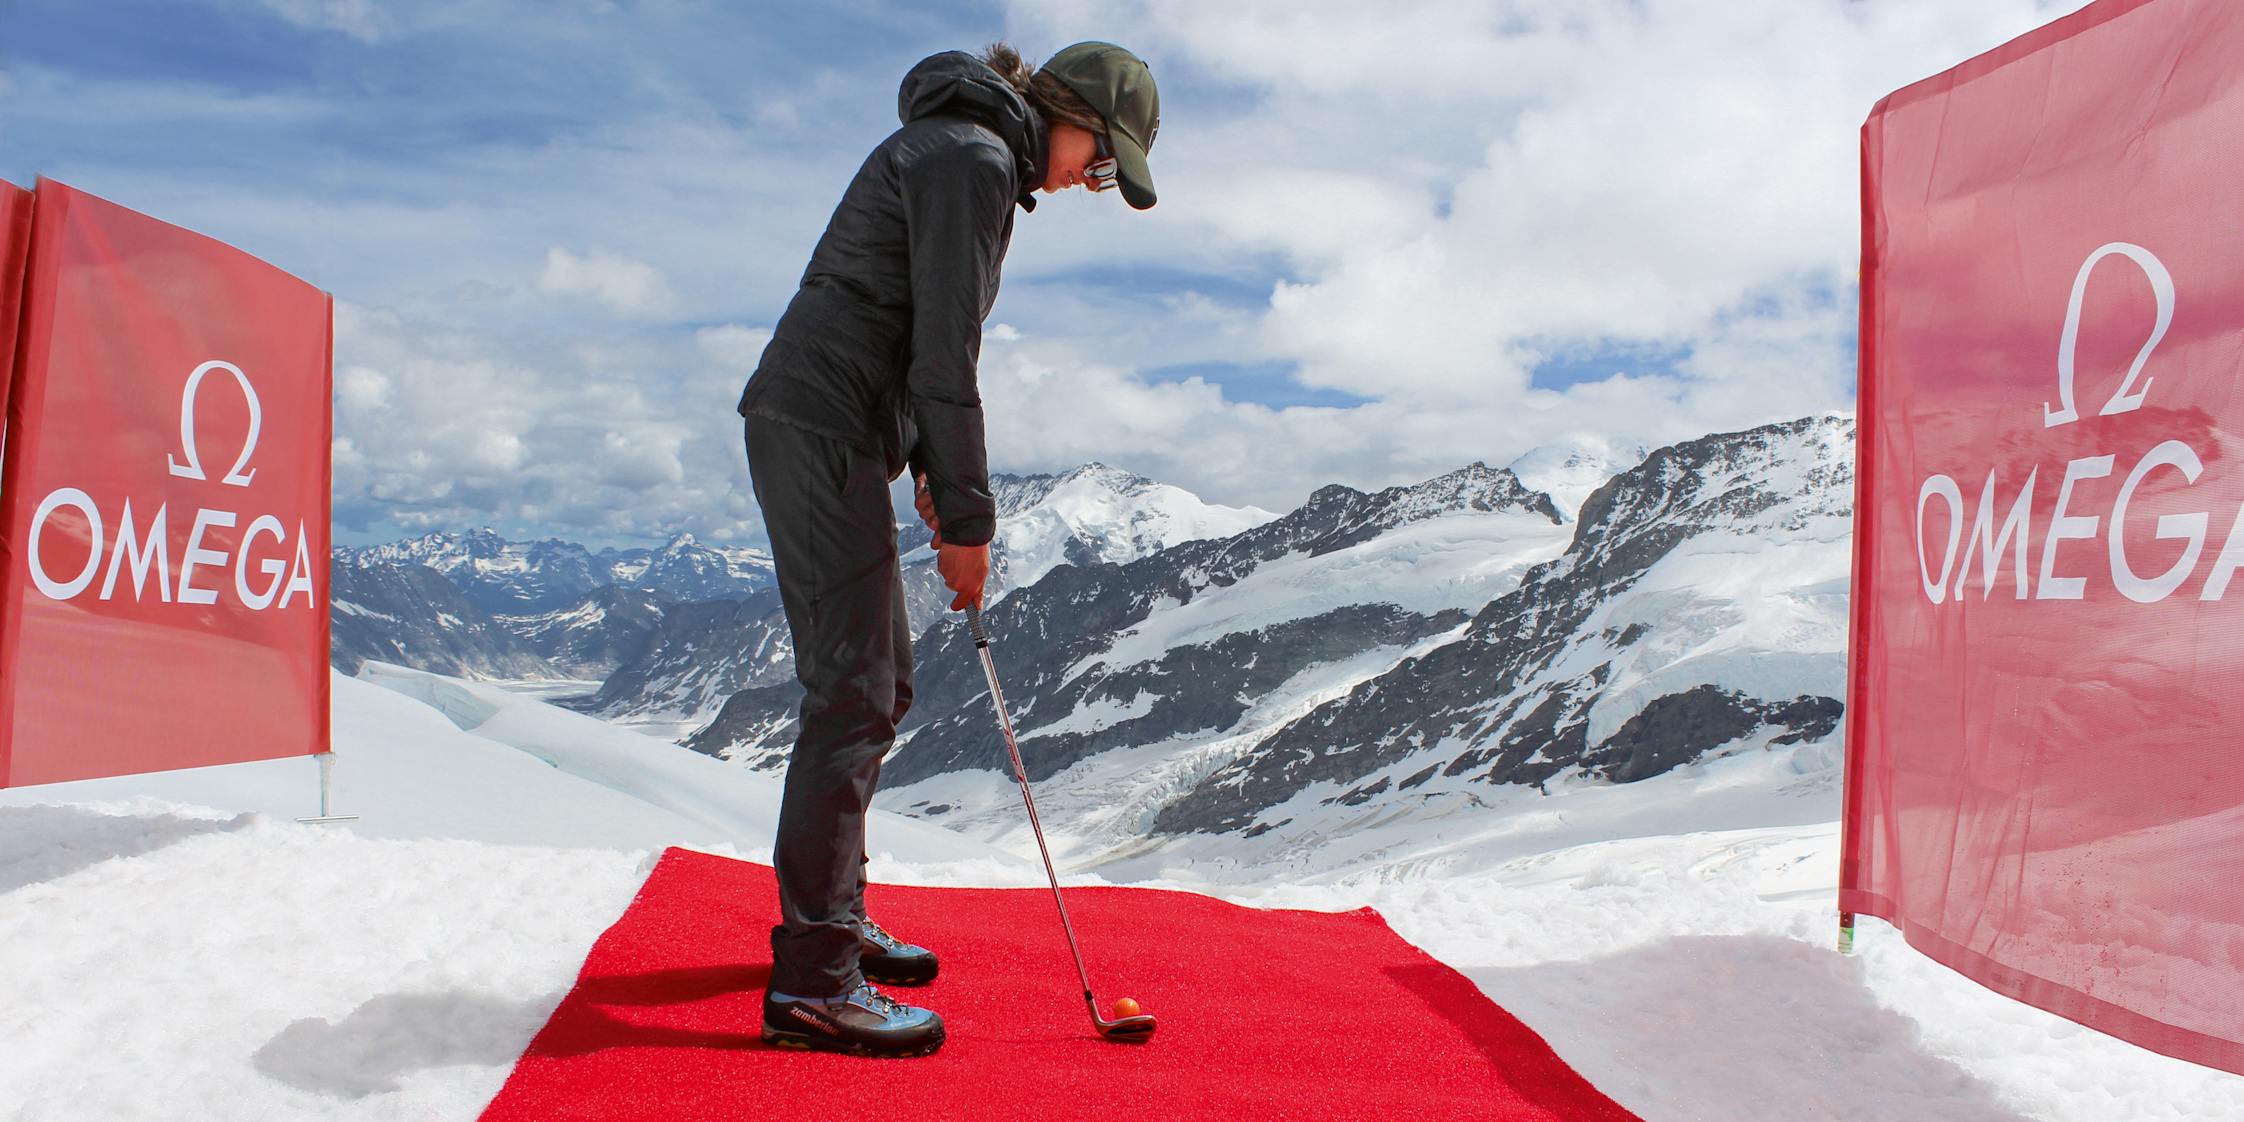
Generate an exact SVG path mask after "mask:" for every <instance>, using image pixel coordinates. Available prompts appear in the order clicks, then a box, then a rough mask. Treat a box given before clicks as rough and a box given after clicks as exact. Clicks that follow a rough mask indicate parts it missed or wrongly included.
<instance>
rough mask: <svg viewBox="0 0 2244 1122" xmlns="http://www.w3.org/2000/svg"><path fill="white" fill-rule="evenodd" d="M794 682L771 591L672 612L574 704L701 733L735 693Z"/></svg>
mask: <svg viewBox="0 0 2244 1122" xmlns="http://www.w3.org/2000/svg"><path fill="white" fill-rule="evenodd" d="M794 675H795V656H794V646H793V643H792V640H791V639H790V637H789V634H788V631H787V615H786V612H785V611H784V610H783V609H782V608H781V607H780V603H779V592H778V590H777V589H773V590H770V591H766V592H759V593H757V594H756V595H754V596H751V597H749V598H747V599H746V600H711V601H706V602H704V603H699V604H679V605H675V606H673V607H672V608H670V609H669V611H668V613H667V614H665V615H664V616H663V618H662V620H661V622H660V625H659V626H657V627H656V628H654V629H653V630H652V632H651V633H650V634H649V635H648V636H647V638H646V641H645V642H644V643H643V644H642V646H641V648H640V650H639V651H638V652H636V653H635V654H634V656H633V657H632V658H630V659H629V660H627V661H625V662H624V663H623V664H622V665H620V666H618V667H617V668H616V669H615V671H614V672H613V673H611V674H610V675H608V677H607V680H606V681H605V682H603V683H602V684H601V686H600V691H599V692H598V693H596V694H594V695H593V696H592V697H590V698H588V699H585V700H584V701H582V702H579V703H572V704H575V705H579V706H581V707H582V708H583V709H584V711H585V712H588V713H595V714H598V715H600V716H602V717H610V718H619V719H632V720H633V721H634V723H643V724H649V725H653V724H663V723H677V724H682V725H685V726H688V727H698V726H699V725H701V724H702V723H703V722H705V721H707V720H708V719H709V715H710V714H712V713H714V712H716V711H717V709H718V708H719V707H721V706H723V705H724V703H725V699H727V698H729V697H731V696H732V695H733V694H734V693H736V692H738V691H740V690H743V689H748V688H751V687H755V686H767V685H771V684H774V683H777V682H783V681H785V682H791V681H793V680H794Z"/></svg>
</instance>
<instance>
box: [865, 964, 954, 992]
mask: <svg viewBox="0 0 2244 1122" xmlns="http://www.w3.org/2000/svg"><path fill="white" fill-rule="evenodd" d="M858 968H859V970H860V971H861V972H862V973H863V974H864V975H865V980H866V981H868V982H878V983H880V984H881V985H884V986H924V985H927V984H928V983H930V982H933V981H934V980H935V975H936V973H937V971H938V970H940V969H941V968H940V967H938V966H934V965H930V966H927V967H925V968H918V967H902V968H893V967H888V966H883V965H880V964H877V963H873V962H867V961H862V960H860V961H859V963H858Z"/></svg>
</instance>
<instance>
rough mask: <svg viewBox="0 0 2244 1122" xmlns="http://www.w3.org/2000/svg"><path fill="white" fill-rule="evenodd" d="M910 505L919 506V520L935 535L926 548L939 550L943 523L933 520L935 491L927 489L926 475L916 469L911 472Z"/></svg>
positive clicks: (941, 544)
mask: <svg viewBox="0 0 2244 1122" xmlns="http://www.w3.org/2000/svg"><path fill="white" fill-rule="evenodd" d="M912 505H913V506H915V507H918V508H919V520H920V521H922V522H925V523H927V528H928V530H929V531H931V532H932V533H934V535H935V540H933V541H931V542H928V543H927V548H929V549H933V550H938V551H939V550H941V549H942V548H943V524H942V523H941V522H938V521H936V520H935V493H934V492H932V491H929V490H928V489H927V477H926V476H925V475H922V474H920V473H919V472H916V471H915V472H913V473H912Z"/></svg>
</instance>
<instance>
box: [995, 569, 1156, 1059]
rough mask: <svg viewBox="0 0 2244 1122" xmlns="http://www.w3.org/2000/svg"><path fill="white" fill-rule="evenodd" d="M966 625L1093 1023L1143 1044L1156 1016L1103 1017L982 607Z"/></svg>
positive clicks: (1113, 1035) (1115, 1036)
mask: <svg viewBox="0 0 2244 1122" xmlns="http://www.w3.org/2000/svg"><path fill="white" fill-rule="evenodd" d="M966 626H967V629H968V630H969V631H970V632H972V634H973V636H974V649H975V650H976V651H979V652H981V656H982V673H983V674H985V675H987V676H988V677H989V680H990V702H991V703H992V704H994V705H996V706H997V727H998V728H999V729H1000V730H1002V731H1003V732H1004V733H1005V750H1006V751H1007V752H1010V753H1012V755H1013V778H1014V779H1015V780H1016V781H1018V782H1019V783H1020V785H1021V802H1022V803H1023V804H1024V805H1026V806H1027V807H1028V817H1029V829H1031V830H1034V831H1035V832H1036V850H1037V852H1038V853H1041V854H1043V855H1044V875H1045V877H1046V878H1047V879H1049V880H1050V881H1051V882H1052V902H1053V903H1055V904H1058V905H1059V906H1060V926H1061V927H1062V928H1063V929H1065V930H1066V931H1067V949H1068V950H1070V951H1073V952H1074V953H1075V973H1076V976H1077V977H1080V978H1081V979H1082V980H1083V1004H1084V1005H1085V1006H1086V1007H1088V1008H1089V1009H1090V1010H1091V1023H1092V1024H1094V1025H1097V1026H1098V1029H1099V1035H1100V1036H1103V1037H1105V1038H1107V1039H1108V1040H1124V1041H1133V1042H1134V1041H1142V1040H1145V1039H1146V1038H1148V1037H1151V1036H1152V1035H1153V1028H1154V1024H1153V1015H1152V1014H1150V1013H1140V1014H1137V1015H1135V1016H1129V1017H1116V1018H1115V1019H1113V1020H1111V1021H1110V1020H1107V1019H1106V1018H1105V1017H1102V1016H1099V1002H1098V999H1097V998H1095V997H1093V996H1091V972H1090V971H1089V970H1087V969H1085V968H1084V966H1083V948H1082V947H1080V946H1078V945H1077V944H1076V942H1075V924H1073V923H1071V922H1069V921H1068V918H1067V901H1065V900H1063V899H1061V898H1060V875H1059V874H1058V873H1057V872H1054V871H1053V869H1052V850H1051V848H1050V847H1048V846H1046V845H1045V844H1044V824H1043V823H1041V822H1039V821H1037V817H1036V796H1035V795H1034V794H1031V793H1030V791H1029V781H1028V768H1027V767H1025V766H1023V765H1022V763H1021V746H1020V744H1019V742H1017V741H1015V740H1014V739H1013V718H1011V717H1010V716H1008V715H1006V712H1005V691H1003V690H1001V689H999V688H998V685H997V663H995V662H993V661H992V660H991V659H990V635H989V632H987V631H984V630H983V629H982V606H981V605H980V604H976V603H971V602H969V603H968V604H967V605H966Z"/></svg>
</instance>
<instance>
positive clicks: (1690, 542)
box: [1152, 416, 1854, 839]
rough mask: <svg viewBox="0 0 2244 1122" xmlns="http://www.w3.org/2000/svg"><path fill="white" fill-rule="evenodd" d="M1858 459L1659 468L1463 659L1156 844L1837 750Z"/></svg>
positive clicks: (1796, 431)
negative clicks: (1783, 750) (1810, 746)
mask: <svg viewBox="0 0 2244 1122" xmlns="http://www.w3.org/2000/svg"><path fill="white" fill-rule="evenodd" d="M1853 438H1854V422H1853V421H1852V419H1851V418H1846V417H1841V416H1824V417H1813V418H1807V419H1803V420H1800V421H1795V422H1791V423H1789V424H1783V425H1772V426H1769V427H1766V428H1761V429H1755V430H1752V431H1750V432H1744V433H1729V434H1721V435H1716V436H1709V437H1705V438H1702V439H1699V440H1695V441H1690V442H1687V443H1684V444H1679V445H1675V446H1673V447H1669V448H1663V449H1661V450H1659V451H1657V452H1654V453H1653V454H1652V455H1651V456H1650V457H1648V458H1647V459H1646V460H1645V461H1644V462H1643V463H1642V464H1641V465H1639V466H1638V467H1636V468H1635V469H1633V470H1631V471H1628V472H1625V473H1623V474H1621V475H1619V476H1616V477H1614V478H1613V479H1612V480H1611V481H1609V482H1608V483H1606V484H1605V485H1604V486H1603V487H1600V488H1598V490H1597V491H1596V492H1595V493H1593V494H1592V495H1591V496H1590V498H1589V499H1588V501H1587V502H1585V503H1584V504H1583V507H1582V511H1581V521H1580V522H1579V523H1578V524H1577V525H1576V527H1575V533H1574V540H1573V542H1572V544H1570V545H1569V546H1568V547H1567V550H1566V552H1565V554H1564V555H1562V556H1560V557H1558V558H1557V559H1555V560H1552V561H1550V562H1547V563H1545V564H1543V565H1540V566H1537V567H1536V568H1535V569H1534V570H1533V571H1532V572H1530V573H1529V574H1528V575H1527V577H1526V579H1525V580H1523V581H1522V582H1521V584H1520V587H1519V588H1518V589H1517V590H1515V591H1513V592H1511V593H1510V594H1508V595H1506V596H1504V597H1502V598H1500V599H1498V600H1496V601H1494V602H1492V603H1490V604H1488V605H1487V606H1486V607H1484V608H1482V609H1481V610H1480V611H1478V612H1477V613H1475V614H1474V617H1473V620H1472V622H1471V624H1470V625H1468V626H1467V627H1465V628H1464V629H1463V631H1462V632H1461V633H1460V634H1458V635H1457V636H1455V637H1454V638H1453V639H1452V640H1451V641H1448V642H1445V643H1443V644H1441V645H1440V646H1438V647H1436V648H1434V649H1431V650H1428V651H1426V652H1424V653H1422V654H1419V655H1417V656H1414V657H1412V658H1409V659H1405V660H1403V661H1402V662H1401V663H1399V664H1398V665H1397V666H1395V667H1394V669H1392V670H1390V671H1388V672H1386V673H1383V674H1381V675H1379V676H1378V677H1376V678H1374V679H1372V680H1370V681H1367V682H1364V683H1362V684H1360V685H1358V686H1356V687H1355V688H1353V689H1351V690H1350V691H1349V692H1348V694H1347V695H1346V696H1345V697H1341V698H1335V699H1333V700H1331V701H1329V702H1326V703H1324V704H1321V705H1318V706H1317V707H1316V708H1315V709H1313V710H1311V711H1309V712H1307V713H1305V714H1302V715H1301V716H1299V717H1296V718H1294V719H1292V720H1290V721H1288V722H1287V723H1286V724H1285V725H1284V726H1282V727H1280V728H1279V729H1278V730H1277V731H1275V732H1274V733H1272V734H1270V735H1268V736H1267V737H1264V738H1262V739H1260V740H1259V741H1257V742H1256V743H1255V744H1253V745H1252V746H1250V747H1248V748H1246V750H1245V751H1243V752H1241V753H1239V754H1238V755H1237V756H1236V757H1235V758H1232V759H1230V760H1229V761H1227V762H1225V763H1224V764H1223V765H1222V766H1221V767H1219V768H1216V769H1215V770H1213V771H1212V772H1210V773H1208V774H1207V775H1206V776H1205V778H1202V779H1200V780H1199V781H1198V782H1196V783H1195V784H1194V785H1193V787H1192V789H1191V790H1190V791H1189V792H1187V793H1185V794H1184V795H1182V796H1181V797H1179V798H1175V799H1173V800H1170V801H1168V802H1167V804H1166V805H1164V806H1163V807H1162V808H1161V809H1160V811H1159V812H1158V814H1156V815H1155V816H1154V818H1153V823H1152V824H1153V826H1154V828H1155V829H1156V830H1159V831H1161V832H1163V833H1188V832H1198V833H1215V832H1225V831H1237V830H1245V831H1248V833H1249V834H1250V836H1251V835H1253V834H1258V833H1265V832H1278V833H1279V834H1280V835H1281V839H1282V838H1284V837H1285V836H1287V832H1286V828H1287V827H1288V826H1289V825H1297V830H1296V833H1299V832H1306V831H1329V830H1331V829H1332V828H1333V823H1332V821H1331V819H1332V817H1333V816H1332V815H1330V814H1327V813H1324V812H1323V808H1330V807H1334V806H1340V807H1354V806H1362V805H1365V804H1368V803H1372V802H1374V801H1375V800H1376V801H1377V802H1378V803H1379V804H1380V805H1381V806H1382V807H1383V808H1385V809H1387V810H1389V811H1392V810H1393V809H1394V807H1395V805H1396V802H1397V800H1398V798H1407V799H1409V800H1411V801H1414V802H1417V803H1421V804H1425V803H1438V802H1441V801H1442V800H1444V799H1445V798H1446V797H1448V796H1451V795H1453V794H1455V793H1459V792H1463V793H1470V792H1471V791H1472V790H1473V789H1474V788H1475V787H1476V786H1478V787H1485V786H1489V785H1507V784H1517V785H1526V786H1531V787H1536V788H1538V789H1544V788H1547V787H1548V786H1549V785H1550V784H1552V783H1557V782H1568V781H1573V782H1608V783H1628V782H1634V781H1637V780H1641V779H1645V778H1649V777H1651V776H1654V775H1659V774H1662V773H1665V772H1667V771H1670V770H1672V769H1674V768H1676V767H1678V766H1681V765H1684V764H1688V763H1692V762H1695V761H1698V760H1700V759H1702V758H1705V757H1706V756H1708V755H1710V754H1717V753H1725V752H1739V751H1749V750H1753V749H1756V748H1762V747H1767V746H1770V745H1784V744H1791V743H1799V742H1806V741H1816V740H1821V739H1823V738H1824V737H1826V736H1828V735H1830V734H1831V733H1832V731H1833V730H1834V729H1836V728H1837V726H1838V722H1839V716H1840V701H1839V699H1840V698H1841V697H1842V696H1844V690H1843V681H1844V676H1845V675H1844V668H1845V654H1844V646H1845V644H1844V639H1845V634H1846V626H1845V621H1846V582H1847V576H1848V566H1849V558H1850V555H1849V552H1848V549H1847V541H1848V536H1849V533H1850V531H1851V518H1852V514H1853V488H1854V467H1853V464H1854V439H1853ZM1404 792H1409V794H1408V795H1407V796H1405V795H1404V794H1403V793H1404ZM1297 820H1298V822H1297Z"/></svg>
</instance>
